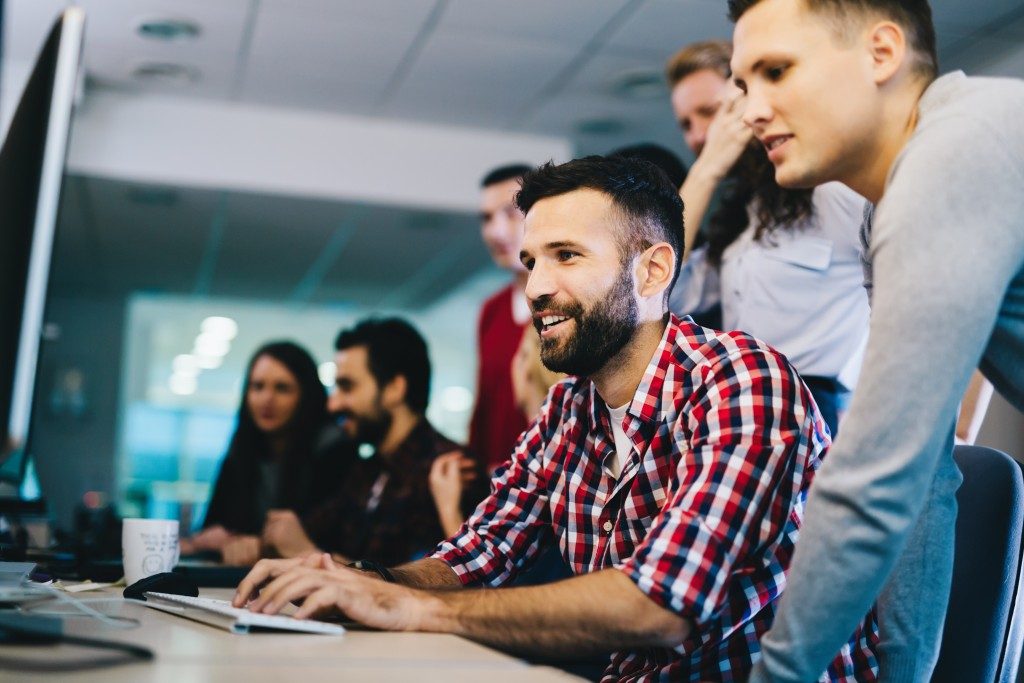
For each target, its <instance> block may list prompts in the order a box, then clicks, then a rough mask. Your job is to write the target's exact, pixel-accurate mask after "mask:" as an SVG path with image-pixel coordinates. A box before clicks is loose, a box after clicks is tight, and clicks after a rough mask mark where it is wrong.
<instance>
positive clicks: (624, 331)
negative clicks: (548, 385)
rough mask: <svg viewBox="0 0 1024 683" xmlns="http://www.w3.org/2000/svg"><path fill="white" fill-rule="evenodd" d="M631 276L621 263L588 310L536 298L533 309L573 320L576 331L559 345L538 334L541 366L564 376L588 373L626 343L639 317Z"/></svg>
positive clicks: (537, 325) (637, 324)
mask: <svg viewBox="0 0 1024 683" xmlns="http://www.w3.org/2000/svg"><path fill="white" fill-rule="evenodd" d="M631 275H632V274H631V273H630V269H629V267H628V266H626V265H623V266H622V268H621V270H620V273H619V278H618V279H617V280H616V281H615V283H614V284H613V285H612V286H611V287H609V288H608V291H607V292H606V293H605V294H604V295H603V296H600V297H598V298H597V303H595V304H594V305H593V307H591V309H590V310H589V311H584V310H583V306H582V305H581V304H580V303H579V302H578V301H572V302H569V303H567V304H565V305H562V306H553V305H552V301H551V299H550V298H548V297H540V298H538V299H537V300H535V301H534V302H533V307H534V310H555V311H557V312H558V314H559V315H564V316H568V317H569V318H571V319H572V320H573V321H575V327H576V331H575V332H574V333H573V334H572V336H570V337H569V338H568V339H566V340H565V341H564V342H562V343H561V344H560V343H559V340H558V339H556V338H549V339H545V338H543V337H541V340H540V359H541V361H542V362H543V363H544V365H545V367H547V368H548V369H549V370H552V371H554V372H564V373H566V374H568V375H579V376H587V375H592V374H594V373H595V372H597V371H598V370H600V369H601V368H603V367H604V366H605V365H606V364H607V363H608V361H610V360H611V359H612V358H614V357H615V355H616V354H618V353H619V351H621V350H622V349H623V347H625V346H626V344H628V343H629V341H630V340H631V339H632V338H633V335H634V334H635V333H636V330H637V327H639V322H638V321H639V319H640V313H639V310H638V308H637V304H636V298H635V297H634V296H633V278H632V276H631ZM561 324H562V325H564V324H565V323H561ZM535 326H536V327H537V329H538V332H539V331H540V328H541V327H542V325H540V321H537V320H535Z"/></svg>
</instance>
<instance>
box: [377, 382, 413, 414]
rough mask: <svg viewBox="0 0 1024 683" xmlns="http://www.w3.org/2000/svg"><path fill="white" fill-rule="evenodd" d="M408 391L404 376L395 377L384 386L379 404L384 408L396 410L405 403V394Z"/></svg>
mask: <svg viewBox="0 0 1024 683" xmlns="http://www.w3.org/2000/svg"><path fill="white" fill-rule="evenodd" d="M408 390H409V383H408V382H407V381H406V380H405V375H395V377H394V379H392V380H391V381H390V382H388V383H387V384H385V385H384V391H382V392H381V395H380V399H381V403H382V404H383V405H384V407H385V408H392V409H393V408H397V407H398V406H400V405H402V404H403V403H405V394H406V392H407V391H408Z"/></svg>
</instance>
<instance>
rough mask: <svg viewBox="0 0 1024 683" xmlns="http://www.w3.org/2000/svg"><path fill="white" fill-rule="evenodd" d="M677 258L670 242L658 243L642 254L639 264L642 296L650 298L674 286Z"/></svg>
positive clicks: (638, 278) (638, 270) (638, 275)
mask: <svg viewBox="0 0 1024 683" xmlns="http://www.w3.org/2000/svg"><path fill="white" fill-rule="evenodd" d="M675 267H676V256H675V252H674V251H673V250H672V247H671V246H669V244H668V242H658V243H657V244H654V245H652V246H650V247H648V248H647V249H646V251H644V253H642V254H640V261H639V263H638V264H637V286H638V287H639V293H640V296H641V297H643V298H645V299H646V298H650V297H652V296H658V295H660V294H662V293H663V292H664V291H665V290H666V289H668V287H669V285H671V284H672V275H673V273H674V272H675Z"/></svg>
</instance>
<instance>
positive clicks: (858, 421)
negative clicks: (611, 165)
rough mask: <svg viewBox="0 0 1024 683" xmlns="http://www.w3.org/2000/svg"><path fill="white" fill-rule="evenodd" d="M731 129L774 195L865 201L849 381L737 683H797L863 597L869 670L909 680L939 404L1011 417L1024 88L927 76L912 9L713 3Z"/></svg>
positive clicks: (935, 616) (934, 582)
mask: <svg viewBox="0 0 1024 683" xmlns="http://www.w3.org/2000/svg"><path fill="white" fill-rule="evenodd" d="M729 5H730V11H731V13H732V15H733V19H734V20H736V21H737V24H736V31H735V35H734V46H735V48H734V53H733V61H732V66H733V76H734V79H735V81H736V84H737V85H738V86H739V87H740V88H741V89H742V90H744V91H745V92H746V98H745V99H746V113H745V121H746V123H747V124H748V125H749V126H751V128H753V130H754V133H755V135H756V136H757V137H758V139H760V140H761V142H762V143H763V144H764V145H765V146H766V148H767V149H768V152H769V157H770V159H771V160H772V162H773V163H774V164H775V169H776V179H777V180H778V182H779V184H780V185H783V186H786V187H813V186H815V185H818V184H820V183H824V182H827V181H830V180H839V181H841V182H843V183H845V184H847V185H848V186H850V187H851V188H852V189H854V190H856V191H857V192H859V193H860V194H862V195H863V196H865V197H867V198H868V199H869V200H870V201H872V202H874V203H875V204H876V211H875V215H874V220H873V234H872V235H871V239H870V250H869V253H868V254H867V260H868V261H869V263H870V265H871V271H872V273H871V279H872V280H873V300H872V313H871V332H870V339H869V343H868V349H867V355H866V358H865V361H864V369H863V371H862V374H861V378H860V382H859V384H858V387H857V391H856V392H855V394H854V397H853V402H852V404H851V406H850V410H849V413H848V415H847V417H846V420H845V422H844V423H843V429H842V431H841V432H840V435H839V437H838V438H837V440H836V442H835V444H834V445H833V446H832V449H831V451H830V453H829V456H828V458H827V460H826V461H825V465H824V466H823V468H822V470H821V472H820V474H819V475H818V478H817V480H816V481H815V483H814V486H813V487H812V489H811V493H810V496H809V500H808V503H807V509H806V516H805V523H804V527H803V529H802V530H801V533H800V541H799V543H798V544H797V548H796V553H795V556H794V559H793V563H792V565H791V567H790V571H789V585H788V586H787V588H786V592H785V595H784V596H783V599H782V601H781V605H780V609H779V612H778V615H777V616H776V620H775V623H774V625H773V627H772V629H771V630H770V631H769V632H768V633H767V634H766V635H765V636H764V638H763V639H762V641H761V644H762V649H763V653H764V657H763V660H762V661H761V662H760V663H759V664H758V665H757V667H756V668H755V670H754V672H753V674H752V676H751V680H752V681H754V680H756V681H766V680H778V681H810V680H814V679H816V678H818V676H819V675H820V673H821V672H822V671H823V670H824V667H825V665H826V664H827V663H828V661H829V660H830V659H831V658H832V657H833V656H834V655H835V653H836V652H837V651H838V649H839V647H840V646H841V645H842V644H843V643H844V642H846V640H847V639H848V638H849V636H850V633H852V632H853V629H854V628H855V627H856V625H857V623H858V622H859V621H860V619H862V618H863V616H864V614H865V613H866V612H867V611H868V610H869V609H870V608H871V606H872V604H873V603H874V602H875V601H876V599H877V600H878V610H879V623H880V628H881V630H882V634H881V638H882V640H881V642H880V644H879V658H880V673H881V677H882V679H883V680H886V681H922V680H927V679H928V677H929V675H930V673H931V670H932V668H933V667H934V664H935V661H936V658H937V656H938V646H939V641H940V636H941V631H942V621H943V617H944V614H945V609H946V600H947V596H948V591H949V584H950V577H951V572H952V548H953V531H954V523H955V519H956V500H955V497H954V494H955V492H956V489H957V487H958V486H959V483H960V475H959V472H958V471H957V469H956V466H955V464H954V463H953V461H952V457H951V452H952V442H953V426H954V421H955V418H956V412H957V402H958V400H959V398H960V397H961V396H962V395H963V393H964V389H965V388H966V386H967V383H968V380H969V378H970V376H971V373H972V371H973V370H974V368H976V367H980V368H981V370H982V372H983V373H984V374H985V375H986V376H987V377H988V378H989V379H990V380H991V381H992V382H993V384H995V386H996V388H997V389H999V391H1000V392H1001V393H1002V394H1003V395H1004V396H1006V397H1007V398H1008V399H1009V400H1010V401H1012V402H1013V403H1014V405H1016V406H1017V407H1018V408H1019V409H1024V125H1022V124H1021V121H1020V117H1021V114H1022V113H1024V82H1021V81H1018V80H1011V79H987V78H968V77H966V76H964V75H963V74H962V73H952V74H947V75H945V76H943V77H941V78H936V74H937V62H936V57H935V32H934V28H933V26H932V21H931V10H930V8H929V7H928V4H927V2H925V0H903V1H902V2H901V1H899V0H730V3H729Z"/></svg>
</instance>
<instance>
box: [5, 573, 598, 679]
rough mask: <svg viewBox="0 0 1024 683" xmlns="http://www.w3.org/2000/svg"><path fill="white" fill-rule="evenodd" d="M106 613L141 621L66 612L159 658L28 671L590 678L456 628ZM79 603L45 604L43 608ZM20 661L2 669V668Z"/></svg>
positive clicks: (9, 649)
mask: <svg viewBox="0 0 1024 683" xmlns="http://www.w3.org/2000/svg"><path fill="white" fill-rule="evenodd" d="M201 595H203V596H204V597H213V598H221V599H226V598H227V597H229V596H230V595H231V591H230V590H225V589H221V590H217V589H211V590H203V591H201ZM76 597H79V598H83V599H87V598H90V597H92V598H96V597H102V598H112V599H118V598H120V590H110V589H108V590H106V591H103V592H91V593H80V594H78V595H77V596H76ZM96 608H97V609H101V610H102V611H103V612H104V613H106V614H111V615H118V616H125V617H133V618H136V619H138V620H139V621H140V622H141V624H140V626H138V627H137V628H133V629H114V628H110V627H107V626H104V625H103V624H99V623H97V622H96V621H95V620H94V619H88V618H79V617H74V618H69V619H65V632H67V633H72V634H76V635H86V636H90V637H94V638H102V639H104V640H115V641H121V642H126V643H133V644H137V645H144V646H146V647H148V648H150V649H151V650H153V651H154V652H155V653H156V660H155V661H153V662H149V663H144V664H131V665H125V666H118V667H113V668H106V669H100V670H97V671H87V672H78V673H72V674H69V673H64V672H61V673H46V674H27V673H22V672H17V673H16V674H15V675H16V676H17V678H18V680H19V681H21V680H25V681H29V680H31V681H36V680H47V681H54V680H58V679H60V680H62V681H63V680H72V681H80V682H83V683H84V682H88V681H96V682H97V683H99V682H100V681H102V682H103V683H117V682H120V681H124V682H125V683H127V682H129V681H132V682H134V681H140V682H147V681H152V682H164V681H167V682H170V681H175V682H177V681H204V682H205V681H210V682H213V681H239V680H244V681H245V683H263V682H268V683H269V682H274V683H276V682H278V681H280V682H281V683H284V682H285V681H290V680H295V679H296V678H297V677H298V676H301V677H302V678H303V680H309V681H315V680H331V681H335V680H349V679H353V680H354V679H359V680H374V681H409V680H413V679H415V680H418V681H420V680H422V681H434V680H436V681H480V680H486V681H487V682H488V683H500V682H501V681H521V680H524V679H526V678H528V679H529V680H530V681H541V682H544V681H572V680H580V679H577V678H575V677H573V676H570V675H569V674H567V673H565V672H563V671H560V670H558V669H554V668H550V667H537V666H531V665H529V664H528V663H526V662H524V661H522V660H520V659H516V658H515V657H511V656H509V655H506V654H503V653H501V652H498V651H496V650H492V649H490V648H487V647H484V646H482V645H479V644H477V643H473V642H471V641H468V640H465V639H463V638H459V637H457V636H452V635H443V634H433V633H385V632H379V631H361V630H355V629H349V630H348V631H347V632H346V633H345V635H343V636H318V635H309V634H291V633H251V634H247V635H236V634H232V633H230V632H229V631H227V630H226V629H218V628H215V627H213V626H208V625H206V624H201V623H198V622H195V621H190V620H188V619H184V618H181V617H177V616H174V615H172V614H166V613H164V612H160V611H158V610H154V609H151V608H148V607H144V606H142V605H140V604H135V603H133V602H131V601H121V602H110V603H107V602H104V603H102V604H97V605H96ZM47 609H59V610H61V611H64V610H66V609H69V606H66V605H62V604H60V603H57V602H49V603H46V604H38V605H36V606H35V607H34V610H35V611H45V610H47ZM2 654H3V655H4V656H6V657H19V658H22V657H24V658H31V659H33V660H35V661H39V660H49V661H56V660H57V659H59V658H68V659H77V658H84V657H90V658H91V657H98V656H100V655H101V654H102V653H100V652H99V651H96V650H89V649H82V648H77V647H71V646H67V645H59V646H16V647H15V646H4V647H3V648H2ZM10 673H12V672H10V671H3V670H0V678H4V677H6V675H7V674H10Z"/></svg>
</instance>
